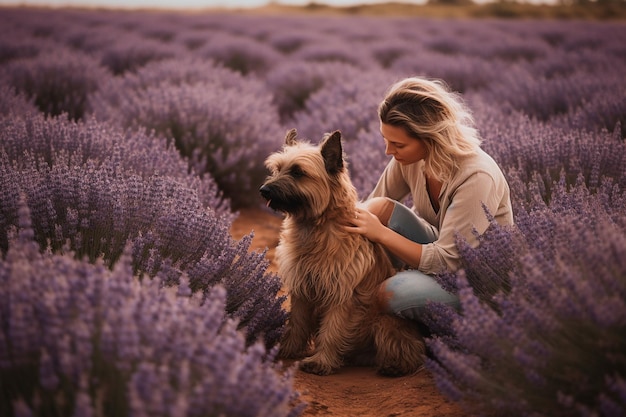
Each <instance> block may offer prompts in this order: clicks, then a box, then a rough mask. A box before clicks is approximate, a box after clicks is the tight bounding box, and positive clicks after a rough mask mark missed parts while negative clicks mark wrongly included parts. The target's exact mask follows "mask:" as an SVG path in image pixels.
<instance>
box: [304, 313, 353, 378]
mask: <svg viewBox="0 0 626 417" xmlns="http://www.w3.org/2000/svg"><path fill="white" fill-rule="evenodd" d="M358 316H359V313H358V310H356V309H355V308H354V306H352V302H347V303H344V304H341V305H337V306H332V307H330V308H329V309H328V310H326V312H325V314H324V315H323V317H322V321H321V326H320V329H319V331H318V333H317V335H316V337H315V351H314V353H313V355H312V356H310V357H308V358H306V359H304V360H303V361H302V362H301V363H300V369H302V370H303V371H305V372H308V373H312V374H317V375H328V374H330V373H332V372H333V371H334V370H336V369H338V368H339V367H341V365H342V362H343V357H344V355H346V354H347V353H349V352H350V351H351V350H352V348H353V344H354V339H355V335H356V333H357V331H356V328H357V325H358V323H359V322H360V317H358Z"/></svg>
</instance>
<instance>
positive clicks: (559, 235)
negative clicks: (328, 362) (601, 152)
mask: <svg viewBox="0 0 626 417" xmlns="http://www.w3.org/2000/svg"><path fill="white" fill-rule="evenodd" d="M611 191H613V193H614V190H612V187H609V189H608V190H605V191H603V192H599V193H597V194H590V193H589V192H588V190H587V189H586V187H585V186H584V184H582V182H581V183H580V184H579V185H578V186H577V187H574V188H573V189H572V190H570V191H567V187H566V186H565V182H564V181H562V182H561V183H560V184H558V185H556V186H555V192H554V196H553V200H552V201H551V204H550V205H549V206H545V207H544V208H543V209H535V210H533V211H531V212H529V213H519V214H518V218H517V220H518V221H517V228H518V229H517V230H514V231H511V230H506V229H503V228H501V227H498V226H497V225H495V224H494V225H493V226H492V230H490V231H489V232H488V233H486V234H485V235H484V236H483V237H482V241H483V242H482V244H481V246H479V247H478V248H470V247H467V246H464V245H463V243H461V248H462V253H463V258H464V261H465V263H466V265H465V268H466V269H465V270H463V271H461V272H460V273H459V274H457V276H456V282H455V284H456V286H458V291H459V295H460V297H461V302H462V311H463V313H462V314H461V315H457V314H455V313H453V312H451V311H449V310H448V311H446V310H442V309H441V308H436V309H434V312H433V316H434V317H436V319H435V322H436V327H437V328H444V331H443V332H442V335H443V336H442V337H436V338H434V339H433V340H431V342H430V347H431V349H432V350H433V353H434V357H435V358H436V359H433V360H431V361H430V362H429V368H430V369H431V370H432V371H433V372H434V374H435V378H436V380H437V383H438V386H439V388H440V389H441V390H442V392H444V393H445V394H446V395H448V396H449V397H450V398H452V399H454V400H456V401H459V402H460V403H461V404H462V405H463V406H464V407H465V408H466V410H467V411H468V412H471V413H472V415H520V416H530V415H550V416H571V415H603V416H617V415H622V414H624V412H626V408H625V407H624V401H623V399H624V396H625V395H626V391H625V389H624V388H625V386H626V385H625V384H624V383H625V381H626V365H625V364H626V354H625V353H624V352H625V351H624V346H626V336H625V335H626V333H625V332H624V328H625V326H626V285H625V284H626V283H625V282H624V279H623V278H624V276H626V264H625V263H624V260H623V259H624V255H625V254H626V221H624V217H623V213H624V208H626V205H625V203H626V196H625V195H624V193H623V192H622V193H618V194H617V195H612V196H611V197H612V198H611V201H608V200H607V197H608V195H609V194H607V192H611ZM448 278H450V277H448ZM483 278H486V279H483ZM477 281H478V282H480V284H481V286H477V285H472V282H477ZM490 286H491V287H490ZM489 287H490V288H489ZM494 290H495V291H494ZM486 300H488V301H490V302H492V303H493V305H492V306H489V303H483V302H481V301H486ZM449 323H451V324H449ZM446 326H447V327H448V328H446ZM451 335H452V336H451Z"/></svg>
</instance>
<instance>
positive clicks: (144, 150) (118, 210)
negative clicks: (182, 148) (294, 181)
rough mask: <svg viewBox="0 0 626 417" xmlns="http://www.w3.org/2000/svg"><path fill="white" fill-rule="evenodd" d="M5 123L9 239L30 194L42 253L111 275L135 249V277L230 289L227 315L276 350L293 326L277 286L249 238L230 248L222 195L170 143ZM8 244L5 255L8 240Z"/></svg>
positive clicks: (1, 217)
mask: <svg viewBox="0 0 626 417" xmlns="http://www.w3.org/2000/svg"><path fill="white" fill-rule="evenodd" d="M2 124H3V129H2V132H3V134H4V135H5V137H4V138H3V141H2V146H1V147H0V195H2V199H1V201H0V226H1V227H2V229H3V230H7V229H8V228H9V227H10V226H12V225H15V224H16V223H17V210H18V203H19V195H20V193H24V194H25V195H26V196H27V199H28V204H29V206H30V207H32V213H33V220H34V221H33V225H34V226H33V227H34V230H35V231H36V240H37V241H38V242H39V244H40V247H41V248H46V247H47V246H49V247H50V248H51V250H55V251H56V250H60V249H61V248H63V247H65V246H66V245H69V248H70V249H71V250H72V251H74V252H75V253H76V255H77V257H78V258H80V259H82V258H87V259H89V260H90V261H91V262H95V261H96V260H97V259H100V258H102V259H103V261H104V262H105V263H106V264H107V265H109V266H112V265H114V264H115V262H116V261H117V259H119V257H120V256H121V254H122V253H123V250H124V248H125V246H126V244H127V242H128V241H130V242H131V247H132V251H133V268H134V270H135V271H136V272H138V273H145V274H146V275H148V276H150V277H154V276H156V275H157V274H159V273H160V274H161V276H162V281H163V282H164V284H165V285H178V284H179V281H180V277H181V276H182V275H183V274H186V275H187V276H188V279H189V286H190V287H191V289H192V290H193V291H194V292H197V291H199V292H202V293H205V294H206V293H207V292H208V291H209V289H210V288H211V287H212V286H214V285H216V284H219V283H221V284H223V285H224V286H225V287H226V289H227V290H228V300H227V311H228V313H229V314H231V315H232V316H234V317H237V318H238V319H239V320H240V325H241V327H242V328H243V327H246V328H247V329H248V333H247V334H248V340H249V342H252V341H253V340H255V339H256V338H258V337H261V335H262V336H263V337H264V338H265V341H266V343H267V345H268V346H273V345H274V344H275V343H277V341H278V339H279V338H280V334H281V331H282V325H283V324H284V321H285V319H286V313H285V312H284V311H283V310H282V307H281V303H282V301H283V298H282V297H277V293H278V291H279V290H280V284H279V280H278V278H277V277H276V276H275V275H273V274H267V273H266V269H267V266H268V263H267V261H265V260H264V259H263V255H262V254H258V253H248V248H249V246H250V242H251V237H248V238H246V239H243V240H241V241H240V242H233V241H232V239H231V238H230V235H229V228H230V224H231V223H230V220H231V219H232V215H231V214H230V212H229V211H227V210H226V209H227V208H226V207H223V208H220V210H221V212H220V211H216V210H217V209H218V208H219V207H220V204H222V203H221V202H220V201H219V200H218V198H217V196H216V195H214V194H213V195H206V193H207V192H211V191H215V187H214V186H213V187H212V184H211V183H210V182H207V181H206V180H205V181H199V180H198V179H197V178H194V177H192V176H188V175H186V166H185V163H184V162H183V161H181V160H180V159H177V157H178V155H177V154H174V153H172V152H171V150H170V149H167V148H166V147H164V146H163V145H164V143H163V142H162V141H154V142H152V143H151V141H150V139H149V138H147V137H145V136H140V135H139V136H136V137H134V139H133V138H124V137H122V136H115V132H110V131H109V132H107V131H106V130H104V128H103V126H102V125H98V124H94V125H90V124H86V125H83V124H72V123H69V122H66V121H64V120H61V119H57V120H55V119H50V120H44V119H39V120H37V119H36V120H35V122H32V121H29V122H26V121H22V120H20V119H19V118H16V119H7V120H4V121H2ZM29 139H30V140H31V142H30V143H29V141H28V140H29ZM125 139H127V140H125ZM159 167H163V168H164V169H163V168H159ZM176 168H178V170H177V169H176ZM202 194H205V195H204V198H205V202H204V203H203V201H202V200H201V199H200V195H202ZM207 204H209V205H207ZM211 205H212V206H215V207H216V208H215V209H214V208H212V207H211ZM0 244H2V245H3V246H2V248H6V245H7V235H6V233H3V234H2V235H0Z"/></svg>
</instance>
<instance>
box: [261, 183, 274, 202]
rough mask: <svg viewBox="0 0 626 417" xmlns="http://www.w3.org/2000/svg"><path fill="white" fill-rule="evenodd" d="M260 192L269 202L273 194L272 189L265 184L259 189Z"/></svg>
mask: <svg viewBox="0 0 626 417" xmlns="http://www.w3.org/2000/svg"><path fill="white" fill-rule="evenodd" d="M259 192H260V193H261V196H263V198H264V199H266V200H269V199H270V196H271V194H272V191H271V188H270V187H269V186H267V185H266V184H263V185H262V186H261V188H259Z"/></svg>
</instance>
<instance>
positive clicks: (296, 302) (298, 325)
mask: <svg viewBox="0 0 626 417" xmlns="http://www.w3.org/2000/svg"><path fill="white" fill-rule="evenodd" d="M314 311H315V308H314V305H313V304H312V303H310V302H309V301H306V300H304V299H302V298H300V297H296V296H293V295H292V296H291V312H290V316H289V321H288V322H287V326H286V329H285V334H284V335H283V338H282V341H281V343H280V350H279V356H280V357H281V358H285V359H300V358H303V357H305V356H307V354H308V349H309V341H310V340H311V337H312V336H313V331H314V329H315V326H316V318H315V314H314Z"/></svg>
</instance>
